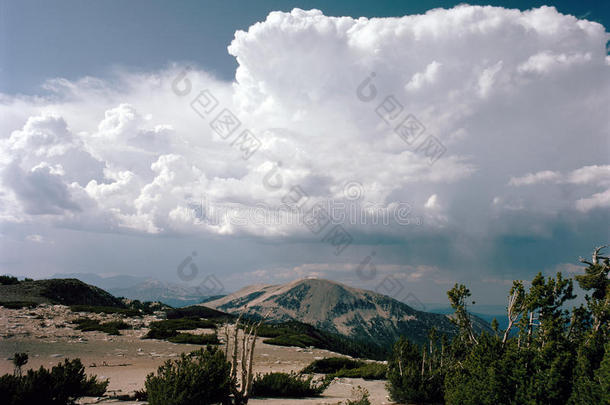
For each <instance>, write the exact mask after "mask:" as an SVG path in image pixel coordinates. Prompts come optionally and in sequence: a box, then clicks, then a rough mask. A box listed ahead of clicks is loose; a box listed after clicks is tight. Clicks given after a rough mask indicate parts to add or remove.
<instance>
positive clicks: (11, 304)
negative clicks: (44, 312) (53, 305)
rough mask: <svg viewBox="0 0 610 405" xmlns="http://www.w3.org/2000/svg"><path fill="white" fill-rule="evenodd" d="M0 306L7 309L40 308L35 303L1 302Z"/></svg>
mask: <svg viewBox="0 0 610 405" xmlns="http://www.w3.org/2000/svg"><path fill="white" fill-rule="evenodd" d="M0 306H3V307H4V308H7V309H21V308H34V307H37V306H38V303H36V302H33V301H8V302H3V301H0Z"/></svg>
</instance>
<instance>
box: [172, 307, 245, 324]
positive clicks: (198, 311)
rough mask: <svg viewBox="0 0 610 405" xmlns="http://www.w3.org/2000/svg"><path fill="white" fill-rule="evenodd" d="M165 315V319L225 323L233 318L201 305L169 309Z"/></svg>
mask: <svg viewBox="0 0 610 405" xmlns="http://www.w3.org/2000/svg"><path fill="white" fill-rule="evenodd" d="M166 314H167V319H178V318H206V319H217V320H223V321H226V320H229V319H233V318H235V316H234V315H229V314H227V313H225V312H221V311H217V310H215V309H212V308H208V307H204V306H201V305H193V306H190V307H184V308H175V309H170V310H168V311H167V312H166Z"/></svg>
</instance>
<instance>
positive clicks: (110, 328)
mask: <svg viewBox="0 0 610 405" xmlns="http://www.w3.org/2000/svg"><path fill="white" fill-rule="evenodd" d="M73 323H75V324H77V326H76V329H79V330H82V331H83V332H91V331H100V332H105V333H107V334H109V335H120V334H121V333H120V332H119V330H122V329H129V325H128V324H126V323H125V322H123V321H110V322H104V323H100V321H98V320H97V319H90V318H78V319H76V320H75V321H73Z"/></svg>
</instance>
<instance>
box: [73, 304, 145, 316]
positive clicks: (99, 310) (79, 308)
mask: <svg viewBox="0 0 610 405" xmlns="http://www.w3.org/2000/svg"><path fill="white" fill-rule="evenodd" d="M70 310H71V311H72V312H91V313H94V314H120V315H125V316H140V315H142V314H141V312H140V311H138V310H137V309H129V308H117V307H107V306H97V305H71V306H70Z"/></svg>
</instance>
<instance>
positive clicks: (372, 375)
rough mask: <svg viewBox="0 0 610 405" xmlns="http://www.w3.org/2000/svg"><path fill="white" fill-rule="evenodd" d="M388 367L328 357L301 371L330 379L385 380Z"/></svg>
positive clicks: (380, 364)
mask: <svg viewBox="0 0 610 405" xmlns="http://www.w3.org/2000/svg"><path fill="white" fill-rule="evenodd" d="M387 371H388V367H387V366H386V365H385V364H382V363H367V362H365V361H362V360H353V359H348V358H346V357H326V358H324V359H320V360H315V361H313V362H312V363H311V364H310V365H308V366H307V367H305V368H304V369H303V370H301V373H302V374H313V373H319V374H328V376H329V378H334V377H347V378H364V379H365V380H385V379H386V373H387Z"/></svg>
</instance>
